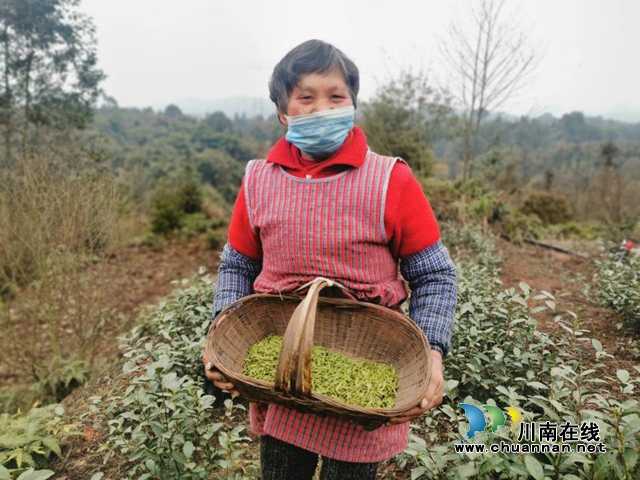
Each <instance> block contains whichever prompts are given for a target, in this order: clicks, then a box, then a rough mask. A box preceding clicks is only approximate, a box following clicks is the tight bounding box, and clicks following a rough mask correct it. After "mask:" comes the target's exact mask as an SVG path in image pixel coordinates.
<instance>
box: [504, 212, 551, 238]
mask: <svg viewBox="0 0 640 480" xmlns="http://www.w3.org/2000/svg"><path fill="white" fill-rule="evenodd" d="M500 226H501V229H502V231H503V232H504V233H505V235H507V236H508V237H509V239H510V240H511V241H512V242H514V243H521V242H522V240H523V239H525V238H538V237H539V236H540V233H541V232H542V222H541V221H540V219H539V218H538V216H537V215H527V214H523V213H521V212H519V211H518V210H514V211H513V212H511V213H508V214H506V215H504V216H503V217H502V219H501V220H500Z"/></svg>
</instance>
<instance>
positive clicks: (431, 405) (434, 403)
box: [427, 397, 442, 410]
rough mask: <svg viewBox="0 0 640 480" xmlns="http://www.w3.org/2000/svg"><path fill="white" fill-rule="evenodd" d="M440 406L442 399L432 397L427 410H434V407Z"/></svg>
mask: <svg viewBox="0 0 640 480" xmlns="http://www.w3.org/2000/svg"><path fill="white" fill-rule="evenodd" d="M441 404H442V397H434V398H432V399H431V401H430V402H429V405H428V406H427V410H430V409H432V408H435V407H437V406H438V405H441Z"/></svg>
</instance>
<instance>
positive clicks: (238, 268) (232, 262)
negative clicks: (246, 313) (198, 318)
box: [211, 243, 262, 319]
mask: <svg viewBox="0 0 640 480" xmlns="http://www.w3.org/2000/svg"><path fill="white" fill-rule="evenodd" d="M261 270H262V262H261V261H259V260H254V259H252V258H249V257H247V256H246V255H243V254H241V253H240V252H238V251H237V250H235V249H234V248H233V247H232V246H231V245H230V244H229V243H227V244H226V245H225V246H224V248H223V250H222V257H221V258H220V267H219V268H218V276H217V280H216V293H215V295H214V297H213V310H212V312H211V313H212V317H211V318H212V319H213V318H215V317H216V316H217V315H218V313H220V312H221V311H222V310H224V309H225V308H226V307H227V305H230V304H232V303H233V302H235V301H236V300H239V299H240V298H242V297H246V296H247V295H251V294H252V293H254V292H253V282H254V281H255V279H256V278H257V276H258V274H259V273H260V271H261Z"/></svg>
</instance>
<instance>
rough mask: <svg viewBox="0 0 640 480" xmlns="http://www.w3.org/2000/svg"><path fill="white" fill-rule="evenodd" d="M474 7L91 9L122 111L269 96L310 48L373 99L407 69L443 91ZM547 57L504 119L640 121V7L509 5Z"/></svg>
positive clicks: (604, 0) (619, 1)
mask: <svg viewBox="0 0 640 480" xmlns="http://www.w3.org/2000/svg"><path fill="white" fill-rule="evenodd" d="M472 3H474V0H429V1H427V0H385V1H376V0H369V1H365V0H320V1H317V2H303V1H300V0H298V1H293V0H233V1H232V0H225V1H220V0H180V1H178V0H82V3H81V9H82V10H83V11H84V12H86V13H88V14H89V15H90V16H91V17H93V20H94V23H95V25H96V27H97V38H98V55H99V63H100V66H101V68H102V69H103V70H104V71H105V73H106V74H107V75H108V78H107V80H106V81H105V83H104V88H105V90H106V92H107V93H108V94H109V95H111V96H113V97H115V98H116V100H117V101H118V102H119V103H120V105H121V106H138V107H144V106H150V105H151V106H159V105H166V104H168V103H170V102H172V101H176V100H178V99H182V98H188V97H195V98H202V99H217V98H224V97H230V96H252V97H253V96H256V97H258V96H259V97H266V96H267V81H268V79H269V75H270V74H271V71H272V70H273V66H274V65H275V63H276V62H277V61H278V60H279V59H280V58H282V56H283V55H284V54H285V53H286V52H287V51H288V50H290V49H291V48H293V47H294V46H296V45H298V44H299V43H301V42H303V41H304V40H307V39H310V38H319V39H322V40H326V41H328V42H331V43H333V44H335V45H336V46H337V47H338V48H340V49H341V50H342V51H344V52H345V53H346V54H347V55H348V56H349V57H351V58H352V59H353V60H354V61H355V63H356V64H357V65H358V67H359V68H360V72H361V97H362V98H364V99H366V98H367V97H369V96H371V94H372V93H373V92H374V91H375V89H376V86H377V85H378V83H379V82H380V81H381V80H382V79H384V78H385V77H387V76H388V75H390V74H393V72H394V71H396V70H397V69H398V68H400V67H402V66H408V65H411V66H413V67H415V68H423V69H426V70H428V71H429V72H431V74H432V76H433V78H434V79H437V78H439V79H441V80H442V79H443V72H444V69H443V65H442V62H441V61H439V60H438V41H439V39H440V38H442V37H443V36H444V35H445V34H446V31H447V27H448V25H449V24H450V23H451V21H452V19H453V18H454V17H455V16H456V15H464V14H465V9H467V8H469V5H471V4H472ZM506 7H507V9H508V10H509V11H510V12H513V13H514V14H515V15H516V16H517V17H518V18H519V19H520V22H519V24H520V26H521V28H522V29H524V30H526V31H527V32H529V34H530V37H531V39H532V40H533V41H534V43H535V45H536V46H537V47H536V48H537V49H538V52H539V54H540V56H541V63H540V65H539V67H538V68H537V70H536V73H535V76H534V77H533V78H532V80H531V82H530V85H529V87H528V88H527V89H526V90H525V91H524V92H523V93H522V94H520V95H519V96H518V97H517V98H516V99H514V100H513V101H510V102H509V103H508V104H506V105H505V106H504V107H503V110H505V111H507V112H510V113H515V114H534V115H537V114H540V113H543V112H547V111H548V112H551V113H553V114H556V115H558V114H562V113H566V112H569V111H572V110H581V111H584V112H585V113H587V114H602V115H606V116H608V115H609V114H611V113H612V112H623V113H624V112H625V111H627V112H632V111H634V112H637V115H635V117H637V120H638V121H640V28H638V21H639V19H640V1H638V0H535V1H524V0H507V1H506Z"/></svg>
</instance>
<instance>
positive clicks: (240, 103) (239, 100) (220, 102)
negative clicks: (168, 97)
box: [154, 97, 276, 118]
mask: <svg viewBox="0 0 640 480" xmlns="http://www.w3.org/2000/svg"><path fill="white" fill-rule="evenodd" d="M170 104H173V105H177V106H178V107H180V110H182V112H183V113H185V114H186V115H193V116H194V117H203V116H205V115H206V114H207V113H213V112H218V111H222V112H224V114H225V115H226V116H227V117H229V118H233V116H234V115H235V114H236V113H237V114H238V115H242V114H243V113H244V114H245V115H246V116H247V117H249V118H251V117H257V116H258V115H262V116H263V117H270V116H271V115H273V114H274V113H276V109H275V107H274V105H273V103H272V102H271V100H269V99H268V98H262V97H227V98H217V99H202V98H183V99H180V100H176V101H175V102H169V103H166V104H163V105H154V109H158V110H164V108H165V107H166V106H167V105H170Z"/></svg>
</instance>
